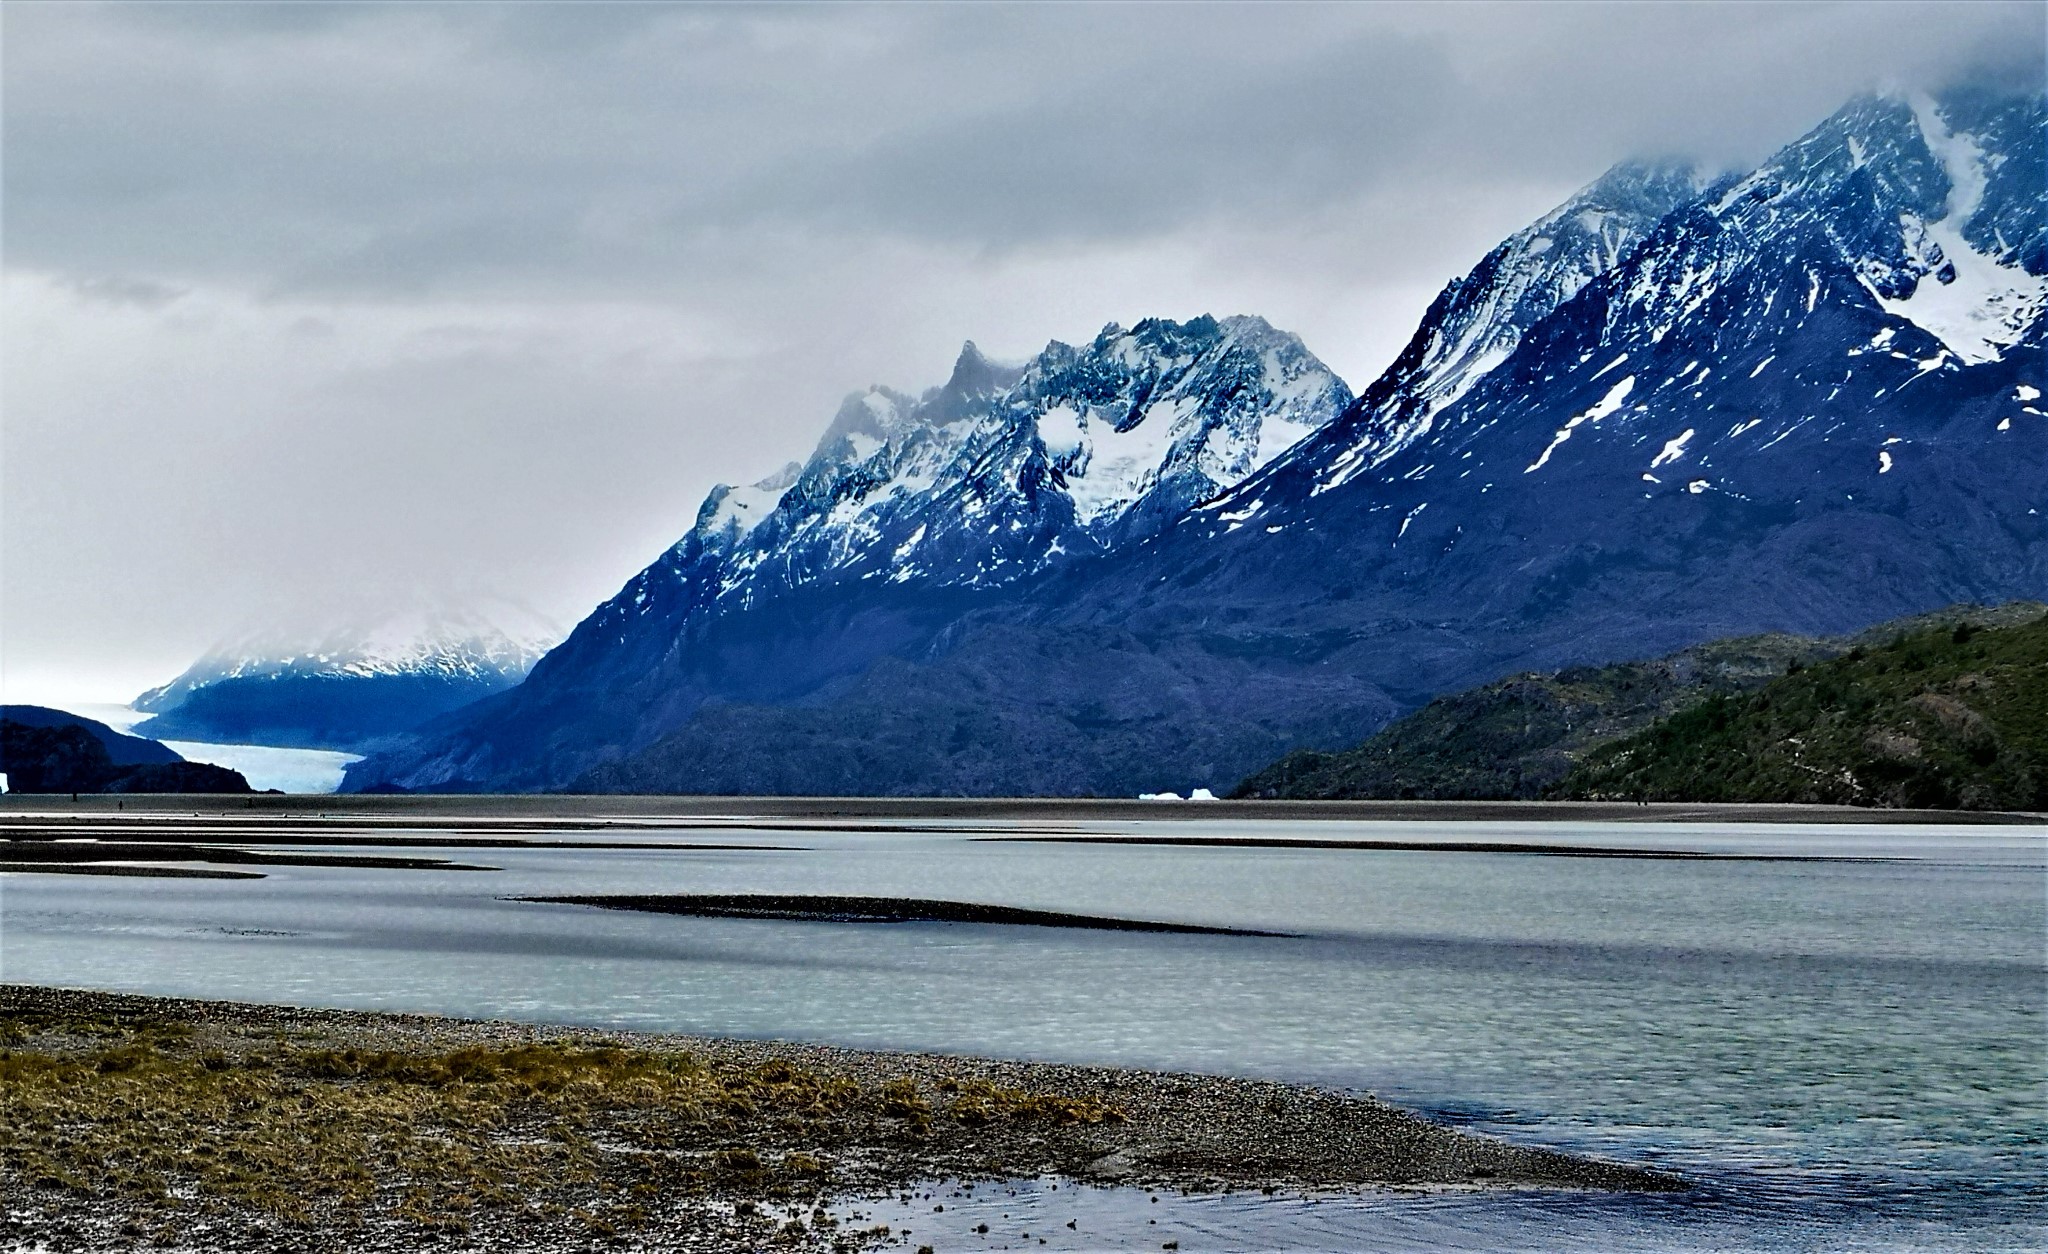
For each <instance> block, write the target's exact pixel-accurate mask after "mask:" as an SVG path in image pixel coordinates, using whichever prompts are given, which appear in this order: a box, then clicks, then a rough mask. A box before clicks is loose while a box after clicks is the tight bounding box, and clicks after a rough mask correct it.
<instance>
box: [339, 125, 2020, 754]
mask: <svg viewBox="0 0 2048 1254" xmlns="http://www.w3.org/2000/svg"><path fill="white" fill-rule="evenodd" d="M2044 140H2048V111H2044V102H2043V99H2042V98H2041V97H2040V96H2038V95H2011V94H2002V93H1997V92H1990V91H1959V92H1954V93H1950V94H1948V95H1945V96H1943V97H1942V98H1941V99H1939V100H1938V101H1937V100H1931V99H1926V98H1904V97H1876V96H1872V97H1862V98H1859V99H1856V100H1854V101H1851V102H1850V103H1849V104H1848V105H1846V106H1844V107H1843V108H1842V109H1841V110H1840V111H1838V112H1837V113H1836V114H1835V115H1834V116H1832V117H1830V118H1828V119H1827V120H1826V121H1824V122H1823V123H1822V124H1821V125H1819V126H1818V127H1816V128H1815V129H1814V130H1813V131H1811V132H1810V133H1808V134H1807V135H1806V136H1804V137H1802V138H1801V139H1800V140H1798V141H1796V142H1795V143H1793V144H1791V145H1789V146H1788V147H1786V148H1785V149H1784V150H1783V151H1781V152H1779V153H1778V154H1776V155H1775V156H1773V157H1772V158H1771V159H1770V160H1768V161H1766V162H1765V163H1763V164H1762V165H1761V166H1759V167H1758V168H1756V169H1755V170H1753V171H1750V172H1748V173H1747V174H1745V175H1741V176H1739V177H1737V176H1729V177H1719V178H1713V177H1708V176H1706V175H1704V174H1702V173H1700V172H1697V171H1694V170H1691V169H1687V168H1683V167H1678V166H1672V165H1666V164H1637V163H1630V164H1625V165H1623V166H1619V167H1617V168H1616V169H1614V170H1613V171H1610V172H1609V173H1608V174H1607V175H1606V176H1604V177H1603V178H1601V179H1600V180H1598V181H1596V182H1595V183H1594V184H1592V185H1591V186H1589V187H1588V188H1586V189H1585V190H1584V191H1582V192H1581V193H1580V194H1578V195H1577V196H1575V197H1574V198H1573V199H1572V200H1571V201H1569V202H1567V203H1566V204H1564V205H1562V206H1560V207H1558V208H1557V209H1556V210H1554V211H1553V212H1552V213H1550V214H1547V215H1545V216H1544V217H1543V218H1542V219H1540V220H1538V221H1537V222H1536V223H1533V224H1532V225H1531V226H1529V227H1528V228H1525V229H1524V230H1522V231H1520V232H1517V233H1516V234H1515V235H1513V236H1511V237H1510V238H1509V239H1508V240H1506V241H1504V242H1503V243H1502V244H1501V245H1500V246H1499V247H1498V248H1496V249H1495V250H1494V251H1492V252H1491V253H1489V254H1488V255H1487V256H1486V257H1485V258H1483V259H1482V260H1481V261H1480V262H1479V264H1478V265H1477V266H1475V267H1474V269H1473V270H1472V271H1471V272H1470V273H1469V274H1467V275H1466V276H1464V277H1462V278H1460V279H1458V280H1456V281H1454V282H1453V283H1452V284H1450V285H1449V286H1448V287H1447V288H1446V289H1445V290H1444V292H1443V293H1442V294H1441V295H1440V296H1439V297H1438V299H1437V300H1436V302H1435V303H1434V304H1433V305H1432V306H1431V308H1430V310H1429V312H1428V314H1427V316H1426V317H1425V319H1424V321H1423V324H1422V325H1421V326H1420V327H1419V328H1418V329H1417V331H1416V333H1415V335H1414V337H1413V339H1412V340H1411V342H1410V344H1409V346H1408V348H1407V349H1406V350H1405V351H1404V352H1403V353H1402V355H1401V356H1400V358H1399V359H1398V360H1397V361H1396V362H1395V364H1394V365H1393V366H1392V368H1390V369H1389V370H1388V371H1387V372H1386V373H1385V374H1384V375H1382V376H1381V377H1380V378H1379V379H1377V380H1375V381H1374V382H1373V383H1372V384H1371V385H1370V386H1368V387H1366V388H1365V389H1364V391H1363V392H1362V394H1360V395H1359V396H1358V397H1356V398H1355V399H1354V398H1353V397H1352V396H1351V395H1350V393H1349V391H1348V389H1346V387H1345V386H1344V384H1343V383H1342V382H1341V381H1339V380H1337V379H1336V378H1335V376H1334V375H1332V374H1331V373H1330V372H1329V371H1328V370H1327V369H1326V368H1324V367H1322V366H1321V364H1320V363H1319V362H1317V361H1316V359H1315V358H1314V357H1313V356H1312V355H1311V354H1310V353H1309V351H1308V349H1307V348H1306V347H1304V346H1302V345H1301V344H1300V343H1299V341H1298V340H1295V339H1294V338H1293V337H1292V336H1289V335H1286V334H1285V333H1284V332H1279V331H1276V330H1274V329H1273V328H1271V327H1269V326H1267V325H1266V324H1265V323H1263V322H1261V321H1259V320H1258V319H1255V318H1230V319H1225V320H1222V321H1217V320H1214V319H1210V318H1198V319H1195V320H1192V321H1190V322H1187V323H1173V322H1168V321H1164V320H1153V321H1147V322H1142V323H1140V324H1138V325H1137V326H1136V327H1134V328H1132V329H1129V330H1125V329H1124V328H1121V327H1117V326H1111V327H1109V328H1105V329H1104V331H1103V332H1102V333H1101V334H1100V335H1098V336H1097V337H1096V338H1095V339H1094V340H1092V341H1091V342H1089V343H1088V344H1085V345H1082V346H1078V347H1074V346H1068V345H1064V344H1054V345H1051V346H1049V347H1048V348H1047V349H1046V351H1045V352H1044V353H1042V354H1041V355H1039V356H1038V357H1037V358H1035V359H1033V360H1032V361H1030V362H1027V363H1023V364H1021V365H1003V364H999V363H993V362H989V361H987V360H986V359H984V358H983V357H982V356H981V354H979V353H978V352H977V351H975V350H974V349H973V347H972V346H971V345H970V346H969V347H968V349H967V350H966V351H964V352H963V353H962V355H961V358H960V361H959V364H958V365H957V366H956V368H955V370H954V373H953V377H952V379H950V380H949V381H948V382H947V383H946V384H945V385H943V386H942V387H939V388H936V389H933V390H932V391H930V392H927V393H925V394H924V395H922V396H920V397H916V398H912V397H908V396H905V395H902V394H898V393H894V392H890V391H887V390H885V389H877V390H872V391H870V392H868V393H865V394H862V395H859V396H856V397H854V398H851V399H850V400H849V401H848V402H847V404H846V406H845V407H843V408H842V410H841V412H840V414H839V416H838V417H837V418H836V419H835V421H834V422H833V424H832V426H831V427H830V429H829V430H828V431H827V434H826V436H825V438H824V439H823V440H822V441H821V443H820V445H819V447H818V449H817V451H816V452H815V453H814V454H813V455H812V457H811V459H810V460H809V461H808V462H807V463H805V464H804V465H802V466H800V467H792V468H791V469H790V470H789V471H788V472H785V474H784V475H782V476H778V477H776V478H773V479H770V480H767V481H764V482H763V483H761V484H757V485H754V486H753V487H751V488H737V489H735V488H720V489H718V490H716V491H714V492H713V493H712V494H711V496H710V498H709V499H707V501H706V503H705V505H704V508H703V510H702V511H701V512H700V514H699V517H698V521H697V525H696V527H695V528H694V529H693V530H692V531H691V532H690V533H689V535H687V536H685V537H684V538H683V539H682V540H681V541H679V542H678V543H677V544H676V545H675V546H674V547H673V548H672V549H670V550H669V551H668V552H667V553H664V554H663V555H662V556H661V557H660V558H659V559H657V560H656V561H655V562H654V563H653V564H652V565H650V566H649V567H648V568H647V570H645V571H643V572H642V573H641V574H640V575H639V576H637V577H635V579H633V580H632V581H630V582H629V583H628V584H627V586H626V587H625V588H624V589H622V591H621V592H620V594H619V595H618V596H616V597H614V598H613V599H612V600H610V601H608V602H606V603H605V604H604V605H602V606H600V607H599V608H598V609H597V610H596V611H594V612H593V613H592V614H591V615H590V616H589V617H588V618H587V619H585V621H584V622H583V623H582V624H581V625H579V626H578V627H577V629H576V630H575V632H573V633H572V634H571V636H570V637H569V639H568V640H567V641H566V642H564V643H563V644H562V645H561V646H560V647H559V648H557V649H555V650H554V651H553V652H551V653H550V654H549V655H548V656H547V657H545V658H544V659H542V660H541V661H540V662H539V663H538V664H537V665H536V666H535V667H534V668H533V670H532V673H531V674H530V675H529V676H528V677H527V679H526V680H525V681H524V682H523V683H521V684H519V685H518V686H517V687H514V688H511V689H510V690H508V691H505V692H502V693H499V694H497V695H495V696H491V697H488V698H486V699H485V700H483V701H480V702H478V703H477V704H475V705H472V706H469V707H467V708H464V709H461V710H457V711H454V712H453V713H450V714H446V715H444V716H442V717H441V718H439V719H437V720H435V721H434V722H432V723H429V724H428V725H427V726H426V727H425V728H423V729H421V730H420V731H419V732H418V733H416V734H414V735H413V736H411V737H409V738H407V741H406V743H404V744H402V745H400V746H397V747H394V748H391V749H389V750H387V751H385V752H381V753H377V754H374V755H373V756H372V757H370V758H369V759H368V760H367V761H365V762H363V763H360V764H358V765H357V766H356V767H355V768H352V770H351V772H350V775H349V780H348V784H347V786H348V787H349V788H352V789H360V788H366V787H395V788H405V789H434V790H466V789H491V790H554V789H575V790H596V791H604V790H649V791H685V792H729V793H876V794H901V793H937V794H1000V793H1052V794H1064V793H1072V794H1086V793H1096V794H1109V795H1117V794H1122V795H1130V794H1134V793H1136V792H1140V791H1153V790H1159V789H1165V788H1176V789H1182V790H1184V789H1186V788H1188V787H1191V786H1201V785H1209V786H1216V787H1227V786H1229V785H1230V784H1231V783H1234V782H1235V781H1236V780H1237V779H1239V778H1241V777H1242V776H1244V775H1245V774H1246V773H1248V772H1249V771H1250V770H1251V769H1253V768H1255V767H1258V766H1260V765H1263V764H1264V763H1266V762H1268V761H1270V760H1272V759H1273V758H1275V757H1277V756H1279V754H1281V753H1282V752H1285V751H1286V750H1288V749H1291V748H1295V747H1335V746H1339V745H1344V744H1349V743H1352V742H1355V741H1357V740H1358V739H1360V738H1361V737H1362V736H1363V735H1365V734H1367V733H1369V732H1371V731H1372V730H1374V729H1375V728H1377V727H1378V726H1380V725H1381V724H1383V723H1385V722H1386V721H1387V720H1388V719H1390V718H1391V717H1393V716H1395V715H1396V714H1398V713H1401V712H1403V711H1405V710H1408V709H1412V708H1414V707H1416V706H1418V705H1420V704H1421V703H1423V702H1424V701H1426V700H1427V699H1429V698H1430V697H1432V696H1434V695H1437V694H1440V693H1443V692H1446V691H1450V690H1454V689H1457V688H1461V687H1465V686H1469V685H1471V684H1473V683H1477V682H1482V681H1485V680H1489V679H1492V678H1495V677H1497V676H1500V675H1502V674H1506V673H1509V672H1512V671H1518V670H1528V669H1537V668H1544V669H1549V668H1556V667H1559V666H1564V665H1567V664H1573V663H1582V662H1598V661H1605V660H1610V659H1614V658H1619V657H1633V656H1647V655H1650V654H1654V653H1658V652H1664V651H1669V650H1674V649H1678V648H1682V647H1684V646H1686V645H1689V644H1692V643H1695V642H1698V641H1701V640H1705V639H1710V638H1713V637H1717V636H1725V635H1734V634H1741V633H1746V632H1755V631H1764V630H1789V631H1797V632H1801V633H1805V634H1830V633H1840V632H1845V631H1850V630H1854V629H1856V628H1859V627H1862V626H1866V625H1868V624H1870V623H1872V622H1875V621H1878V620H1881V619H1885V618H1891V617H1896V616H1899V615H1903V614H1909V613H1913V612H1917V611H1922V610H1926V609H1931V608H1933V607H1935V606H1939V605H1945V604H1949V603H1953V602H1958V601H1999V600H2004V599H2010V598H2013V597H2021V596H2039V595H2040V594H2041V592H2042V590H2043V589H2044V588H2048V531H2044V525H2043V521H2042V518H2041V515H2040V513H2039V510H2040V509H2041V508H2042V507H2043V506H2048V493H2044V491H2043V488H2042V485H2043V484H2048V416H2044V414H2043V410H2042V407H2041V392H2042V388H2043V384H2044V375H2048V370H2044V368H2043V367H2044V356H2048V331H2044V319H2043V310H2044V305H2048V192H2044V188H2048V152H2044Z"/></svg>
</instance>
